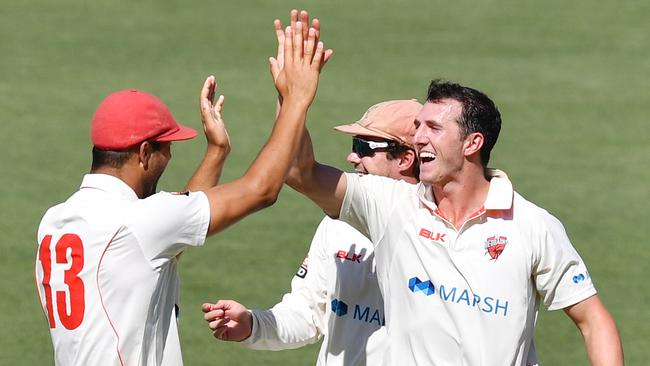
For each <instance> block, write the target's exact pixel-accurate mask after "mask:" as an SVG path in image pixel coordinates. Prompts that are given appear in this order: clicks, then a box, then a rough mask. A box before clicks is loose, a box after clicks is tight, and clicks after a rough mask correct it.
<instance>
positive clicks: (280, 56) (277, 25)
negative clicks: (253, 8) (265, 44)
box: [269, 9, 334, 81]
mask: <svg viewBox="0 0 650 366" xmlns="http://www.w3.org/2000/svg"><path fill="white" fill-rule="evenodd" d="M289 21H290V25H291V29H294V31H295V29H296V24H297V23H298V10H296V9H293V10H291V13H290V14H289ZM300 22H301V23H302V25H303V27H302V38H303V42H304V43H305V44H304V46H306V42H307V39H308V31H309V28H308V27H307V26H306V25H307V24H309V12H308V11H306V10H301V11H300ZM311 27H312V28H314V29H315V30H316V38H317V39H319V38H320V21H319V20H318V19H317V18H314V19H313V20H312V21H311ZM273 28H274V29H275V35H276V38H277V40H278V49H277V55H276V57H270V58H269V62H270V64H271V76H272V77H273V81H275V80H276V79H277V77H278V75H279V74H280V71H282V68H283V67H284V39H285V36H284V30H283V28H282V22H281V21H280V19H275V20H274V21H273ZM333 53H334V51H332V50H331V49H327V50H325V54H324V62H323V64H325V63H327V61H328V60H329V58H330V57H331V56H332V54H333ZM321 67H322V66H321Z"/></svg>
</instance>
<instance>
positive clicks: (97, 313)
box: [35, 174, 210, 365]
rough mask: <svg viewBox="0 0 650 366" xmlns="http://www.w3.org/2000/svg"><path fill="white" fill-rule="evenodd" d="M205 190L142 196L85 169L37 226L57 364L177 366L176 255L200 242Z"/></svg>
mask: <svg viewBox="0 0 650 366" xmlns="http://www.w3.org/2000/svg"><path fill="white" fill-rule="evenodd" d="M209 220H210V208H209V204H208V200H207V197H206V196H205V194H204V193H202V192H195V193H194V192H193V193H183V194H173V193H166V192H161V193H158V194H154V195H152V196H150V197H148V198H146V199H138V197H137V196H136V194H135V192H134V191H133V190H132V189H131V188H130V187H129V186H128V185H127V184H126V183H124V182H123V181H121V180H120V179H118V178H116V177H113V176H110V175H104V174H88V175H86V176H85V177H84V179H83V182H82V184H81V188H80V189H79V191H78V192H76V193H75V194H73V195H72V196H71V197H70V198H69V199H68V200H67V201H65V202H63V203H61V204H59V205H56V206H54V207H52V208H50V209H49V210H48V211H47V213H46V214H45V216H44V217H43V219H42V221H41V224H40V226H39V229H38V243H39V249H38V253H37V258H36V266H35V271H36V284H37V287H38V292H39V296H40V299H41V305H42V307H43V310H44V311H45V315H46V318H47V320H48V323H49V325H50V334H51V336H52V343H53V345H54V356H55V363H56V364H57V365H160V364H168V365H181V364H182V358H181V352H180V343H179V341H178V334H177V328H176V315H177V314H176V312H175V311H174V310H175V307H176V304H178V295H179V294H178V290H179V279H178V272H177V266H178V259H177V255H178V254H180V253H181V252H182V251H183V250H184V249H185V248H186V247H187V246H200V245H202V244H203V242H204V240H205V237H206V233H207V229H208V224H209Z"/></svg>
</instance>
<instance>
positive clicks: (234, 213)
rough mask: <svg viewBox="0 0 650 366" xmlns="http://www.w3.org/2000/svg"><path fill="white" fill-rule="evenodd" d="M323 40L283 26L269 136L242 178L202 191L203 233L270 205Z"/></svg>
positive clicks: (314, 82) (313, 84) (311, 91)
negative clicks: (276, 106) (277, 103)
mask: <svg viewBox="0 0 650 366" xmlns="http://www.w3.org/2000/svg"><path fill="white" fill-rule="evenodd" d="M323 47H324V46H323V43H322V42H319V41H318V38H317V37H316V32H315V30H309V31H308V39H307V42H305V43H303V38H302V25H301V24H300V23H298V24H297V26H296V32H294V31H293V30H292V29H291V28H287V29H286V30H285V45H284V55H285V64H284V68H283V70H282V72H281V73H280V75H278V78H277V79H276V81H275V85H276V88H277V90H278V92H279V93H280V95H281V96H282V98H283V100H284V102H283V105H282V108H281V109H280V113H279V115H278V117H277V119H276V122H275V125H274V127H273V131H272V132H271V136H270V137H269V140H268V141H267V143H266V144H265V145H264V147H263V148H262V150H261V151H260V154H259V155H258V157H257V158H256V159H255V161H254V162H253V163H252V165H251V166H250V167H249V169H248V170H247V171H246V173H245V174H244V176H242V177H241V178H239V179H237V180H235V181H233V182H230V183H226V184H223V185H218V186H216V187H214V188H211V189H209V190H207V191H206V194H207V196H208V200H209V202H210V211H211V213H210V226H209V229H208V235H210V234H214V233H217V232H219V231H221V230H223V229H224V228H226V227H228V226H230V225H231V224H233V223H235V222H236V221H238V220H240V219H241V218H243V217H244V216H246V215H248V214H250V213H252V212H255V211H257V210H260V209H262V208H264V207H267V206H270V205H272V204H273V203H274V202H275V200H276V199H277V197H278V194H279V192H280V189H281V188H282V184H283V182H284V179H285V177H286V174H287V170H288V168H289V165H290V164H291V161H292V160H293V158H294V156H295V154H296V151H297V149H298V142H299V139H300V136H301V133H302V130H303V129H304V124H305V118H306V115H307V109H308V108H309V106H310V104H311V102H312V101H313V99H314V96H315V94H316V89H317V87H318V79H319V75H320V71H321V68H322V65H323V53H324V52H323Z"/></svg>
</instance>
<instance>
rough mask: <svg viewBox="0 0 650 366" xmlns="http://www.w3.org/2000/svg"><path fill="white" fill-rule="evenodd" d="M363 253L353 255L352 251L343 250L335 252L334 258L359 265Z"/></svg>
mask: <svg viewBox="0 0 650 366" xmlns="http://www.w3.org/2000/svg"><path fill="white" fill-rule="evenodd" d="M364 253H365V252H364V251H362V253H359V254H354V253H353V252H352V251H349V252H346V251H345V250H339V251H338V252H336V258H341V259H345V260H348V261H351V262H357V263H361V259H363V254H364Z"/></svg>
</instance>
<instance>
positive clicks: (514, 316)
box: [287, 81, 623, 365]
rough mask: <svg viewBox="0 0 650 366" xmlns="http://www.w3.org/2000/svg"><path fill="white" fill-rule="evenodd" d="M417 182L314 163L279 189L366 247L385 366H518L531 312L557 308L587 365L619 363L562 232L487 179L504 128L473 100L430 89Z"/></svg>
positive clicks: (422, 115) (418, 123) (502, 178)
mask: <svg viewBox="0 0 650 366" xmlns="http://www.w3.org/2000/svg"><path fill="white" fill-rule="evenodd" d="M414 126H415V129H416V131H415V140H414V143H415V150H416V153H417V155H418V159H419V168H420V183H418V184H417V185H412V184H409V183H406V182H403V181H398V180H393V179H388V178H386V177H379V176H373V175H358V174H351V173H343V172H341V171H339V170H338V169H335V168H333V167H328V166H325V165H322V164H319V163H317V162H316V161H315V159H314V155H313V149H312V146H311V140H310V139H309V138H308V134H307V133H306V134H305V138H304V139H303V142H304V144H303V150H302V151H301V152H299V154H298V157H299V160H298V161H296V162H295V163H294V167H293V168H292V169H291V170H290V172H291V174H290V175H289V177H288V179H287V183H288V184H289V185H291V186H292V187H293V188H295V189H296V190H297V191H299V192H301V193H303V194H305V195H306V196H307V197H309V198H310V199H312V200H313V201H314V202H315V203H316V204H318V205H319V206H320V207H321V208H322V209H323V210H324V211H325V212H326V213H327V214H328V215H329V216H330V217H332V218H339V219H340V220H342V221H345V222H347V223H349V224H350V225H351V226H353V227H355V228H356V229H357V230H358V231H360V232H361V233H363V234H364V235H365V236H367V237H368V238H369V239H370V241H371V242H372V244H373V246H374V254H375V263H376V273H377V280H378V283H379V287H380V290H381V293H382V295H383V298H384V310H385V316H386V331H387V337H388V339H387V341H386V342H385V353H384V357H383V364H384V365H397V364H403V365H432V364H433V365H525V364H526V359H527V355H528V352H529V350H530V348H531V344H532V338H533V334H534V329H535V322H536V319H537V312H538V308H539V305H540V303H543V304H544V305H545V306H546V307H547V308H548V309H549V310H556V309H562V310H564V312H565V313H566V314H567V315H568V316H569V317H570V318H571V319H572V320H573V321H574V322H575V324H576V325H577V327H578V329H579V331H580V332H581V334H582V336H583V338H584V342H585V348H586V351H587V355H588V357H589V360H590V362H591V363H592V364H594V365H622V364H623V351H622V346H621V342H620V337H619V334H618V330H617V327H616V324H615V322H614V320H613V318H612V317H611V315H610V313H609V312H608V310H607V309H606V308H605V306H604V305H603V303H602V302H601V301H600V299H599V297H598V295H597V293H596V289H595V288H594V285H593V283H592V280H591V277H590V275H589V272H588V271H587V268H586V266H585V264H584V262H583V261H582V259H581V258H580V256H579V255H578V253H577V252H576V250H575V249H574V248H573V246H572V245H571V242H570V241H569V239H568V237H567V235H566V232H565V230H564V228H563V227H562V224H561V223H560V222H559V221H558V220H557V219H556V218H555V217H553V216H552V215H551V214H549V213H548V212H547V211H545V210H544V209H542V208H540V207H538V206H536V205H534V204H533V203H531V202H529V201H527V200H526V199H525V198H523V197H522V196H521V195H519V194H518V193H516V192H515V191H514V190H513V187H512V183H511V182H510V180H509V179H508V177H507V176H506V175H505V173H503V172H501V171H498V170H493V169H487V164H488V162H489V158H490V152H491V150H492V148H493V146H494V145H495V143H496V141H497V137H498V135H499V131H500V128H501V116H500V113H499V112H498V110H497V108H496V106H495V105H494V103H493V102H492V101H491V100H490V99H489V98H488V97H487V96H486V95H485V94H483V93H481V92H480V91H478V90H475V89H472V88H468V87H465V86H462V85H458V84H454V83H449V82H442V81H433V82H432V83H431V85H430V86H429V90H428V95H427V101H426V103H425V104H424V107H423V108H422V110H421V111H420V112H419V113H418V115H417V117H416V119H415V123H414Z"/></svg>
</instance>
